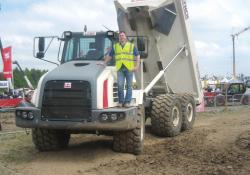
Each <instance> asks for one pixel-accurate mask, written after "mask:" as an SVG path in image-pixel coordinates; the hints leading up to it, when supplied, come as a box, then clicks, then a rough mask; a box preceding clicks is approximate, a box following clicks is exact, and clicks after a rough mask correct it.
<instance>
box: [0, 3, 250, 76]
mask: <svg viewBox="0 0 250 175" xmlns="http://www.w3.org/2000/svg"><path fill="white" fill-rule="evenodd" d="M0 4H1V10H0V37H1V39H2V43H3V45H4V46H5V47H7V46H9V45H11V46H12V47H13V57H14V60H17V61H18V62H19V63H20V64H21V66H22V67H28V68H39V69H52V68H54V67H55V66H54V65H52V64H48V63H45V62H43V61H40V60H38V59H35V58H33V56H32V54H33V37H34V36H42V35H61V33H62V32H63V31H65V30H72V31H83V28H84V25H85V24H86V25H87V26H88V30H89V31H91V30H95V31H99V30H104V31H105V28H104V27H103V25H105V26H107V27H109V28H111V29H114V30H117V25H116V12H115V7H114V5H113V0H91V1H89V0H0ZM187 6H188V11H189V16H190V23H191V29H192V34H193V38H194V42H195V47H196V52H197V56H198V62H199V67H200V72H201V75H202V76H203V75H205V74H209V75H213V74H215V75H231V74H232V38H231V36H230V35H231V34H232V33H236V32H239V31H241V30H242V29H244V28H246V27H248V26H250V15H249V7H250V1H249V0H187ZM53 47H54V48H55V47H57V43H56V42H55V44H54V45H53ZM249 51H250V30H249V31H246V32H244V33H242V34H241V35H239V37H238V38H237V39H236V64H237V67H236V72H237V74H239V73H243V74H245V75H250V52H249ZM54 55H55V56H51V57H53V58H55V57H56V54H54ZM53 58H49V59H50V60H52V59H53ZM0 70H2V61H0Z"/></svg>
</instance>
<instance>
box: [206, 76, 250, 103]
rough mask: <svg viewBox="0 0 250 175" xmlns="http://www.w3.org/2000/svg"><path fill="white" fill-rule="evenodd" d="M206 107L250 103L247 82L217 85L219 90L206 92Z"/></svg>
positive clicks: (235, 81) (236, 81)
mask: <svg viewBox="0 0 250 175" xmlns="http://www.w3.org/2000/svg"><path fill="white" fill-rule="evenodd" d="M248 84H249V85H250V81H249V83H248ZM204 98H205V105H206V106H224V105H225V104H226V102H227V104H228V105H234V104H243V105H249V103H250V100H249V99H250V90H249V89H248V88H247V82H246V83H244V82H243V81H239V80H232V81H230V82H228V83H222V84H218V85H217V90H214V91H211V92H208V91H206V92H204Z"/></svg>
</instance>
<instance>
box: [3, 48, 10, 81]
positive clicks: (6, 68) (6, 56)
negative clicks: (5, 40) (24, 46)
mask: <svg viewBox="0 0 250 175" xmlns="http://www.w3.org/2000/svg"><path fill="white" fill-rule="evenodd" d="M2 58H3V75H4V78H12V53H11V47H6V48H3V49H2Z"/></svg>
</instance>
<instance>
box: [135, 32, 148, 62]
mask: <svg viewBox="0 0 250 175" xmlns="http://www.w3.org/2000/svg"><path fill="white" fill-rule="evenodd" d="M137 48H138V51H139V54H140V56H141V58H147V57H148V52H147V51H148V44H147V40H146V39H145V38H144V37H138V38H137Z"/></svg>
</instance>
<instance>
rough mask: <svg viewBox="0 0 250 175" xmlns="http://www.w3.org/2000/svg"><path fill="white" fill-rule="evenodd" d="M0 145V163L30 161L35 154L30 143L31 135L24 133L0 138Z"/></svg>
mask: <svg viewBox="0 0 250 175" xmlns="http://www.w3.org/2000/svg"><path fill="white" fill-rule="evenodd" d="M0 145H1V146H0V162H7V163H8V162H14V163H19V162H23V161H26V162H27V161H31V160H32V159H33V157H34V154H35V153H36V152H37V151H36V150H35V147H34V145H33V143H32V141H31V135H26V134H24V133H17V134H14V135H7V136H4V137H3V136H0Z"/></svg>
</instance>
